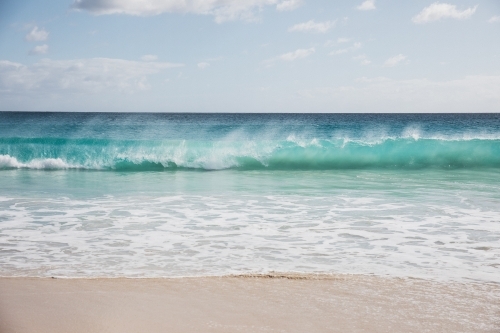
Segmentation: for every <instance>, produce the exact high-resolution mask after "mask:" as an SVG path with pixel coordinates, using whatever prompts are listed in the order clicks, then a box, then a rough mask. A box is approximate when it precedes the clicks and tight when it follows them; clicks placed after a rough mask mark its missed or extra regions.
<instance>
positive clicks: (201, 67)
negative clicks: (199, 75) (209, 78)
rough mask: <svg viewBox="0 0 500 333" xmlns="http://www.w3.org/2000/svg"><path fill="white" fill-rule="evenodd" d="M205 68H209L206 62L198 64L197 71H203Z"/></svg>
mask: <svg viewBox="0 0 500 333" xmlns="http://www.w3.org/2000/svg"><path fill="white" fill-rule="evenodd" d="M207 67H210V63H208V62H199V63H198V68H199V69H205V68H207Z"/></svg>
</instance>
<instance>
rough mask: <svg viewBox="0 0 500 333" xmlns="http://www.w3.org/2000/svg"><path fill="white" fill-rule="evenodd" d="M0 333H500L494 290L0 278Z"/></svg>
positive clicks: (396, 282) (266, 279)
mask: <svg viewBox="0 0 500 333" xmlns="http://www.w3.org/2000/svg"><path fill="white" fill-rule="evenodd" d="M0 332H1V333H14V332H15V333H31V332H33V333H35V332H36V333H80V332H81V333H92V332H99V333H105V332H109V333H115V332H116V333H118V332H119V333H128V332H137V333H140V332H148V333H156V332H162V333H164V332H172V333H173V332H184V333H189V332H418V333H423V332H439V333H441V332H454V333H457V332H475V333H477V332H491V333H498V332H500V286H499V285H498V284H488V283H438V282H431V281H426V280H418V279H396V278H379V277H372V276H349V275H346V276H310V275H309V276H303V275H286V276H280V275H279V274H278V275H272V276H239V277H204V278H179V279H121V278H120V279H50V278H0Z"/></svg>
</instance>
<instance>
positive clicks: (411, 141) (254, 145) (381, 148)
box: [0, 135, 500, 171]
mask: <svg viewBox="0 0 500 333" xmlns="http://www.w3.org/2000/svg"><path fill="white" fill-rule="evenodd" d="M427 167H439V168H472V167H490V168H491V167H493V168H500V140H478V139H475V140H460V141H458V140H457V141H450V140H440V139H422V138H415V137H414V136H413V135H410V137H408V138H399V139H386V140H383V141H380V142H378V143H366V142H359V141H349V140H344V139H334V140H319V139H316V138H312V139H307V140H302V139H300V140H299V139H297V138H295V137H293V136H289V137H288V138H287V139H286V140H282V141H203V142H202V141H186V140H184V141H132V140H129V141H116V140H90V139H64V140H63V139H2V140H0V169H15V168H26V169H75V168H78V169H91V170H138V171H140V170H178V169H197V170H222V169H238V170H254V169H255V170H257V169H270V170H293V169H297V170H310V169H311V170H313V169H320V170H329V169H360V168H409V169H414V168H427Z"/></svg>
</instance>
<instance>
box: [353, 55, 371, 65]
mask: <svg viewBox="0 0 500 333" xmlns="http://www.w3.org/2000/svg"><path fill="white" fill-rule="evenodd" d="M353 59H354V60H358V61H359V64H360V65H363V66H366V65H369V64H371V63H372V62H371V60H370V59H368V57H367V56H366V55H364V54H362V55H359V56H356V57H353Z"/></svg>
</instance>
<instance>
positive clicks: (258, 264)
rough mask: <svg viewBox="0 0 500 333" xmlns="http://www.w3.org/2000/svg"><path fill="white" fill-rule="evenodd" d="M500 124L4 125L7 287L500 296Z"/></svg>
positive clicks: (0, 195)
mask: <svg viewBox="0 0 500 333" xmlns="http://www.w3.org/2000/svg"><path fill="white" fill-rule="evenodd" d="M499 176H500V115H499V114H433V115H431V114H148V113H136V114H118V113H18V112H3V113H0V275H2V276H65V277H97V276H109V277H117V276H126V277H178V276H206V275H226V274H242V273H267V272H271V271H274V272H303V273H335V274H337V273H357V274H376V275H389V276H403V277H409V276H410V277H423V278H431V279H453V280H465V279H472V280H481V281H496V282H500V177H499Z"/></svg>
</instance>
